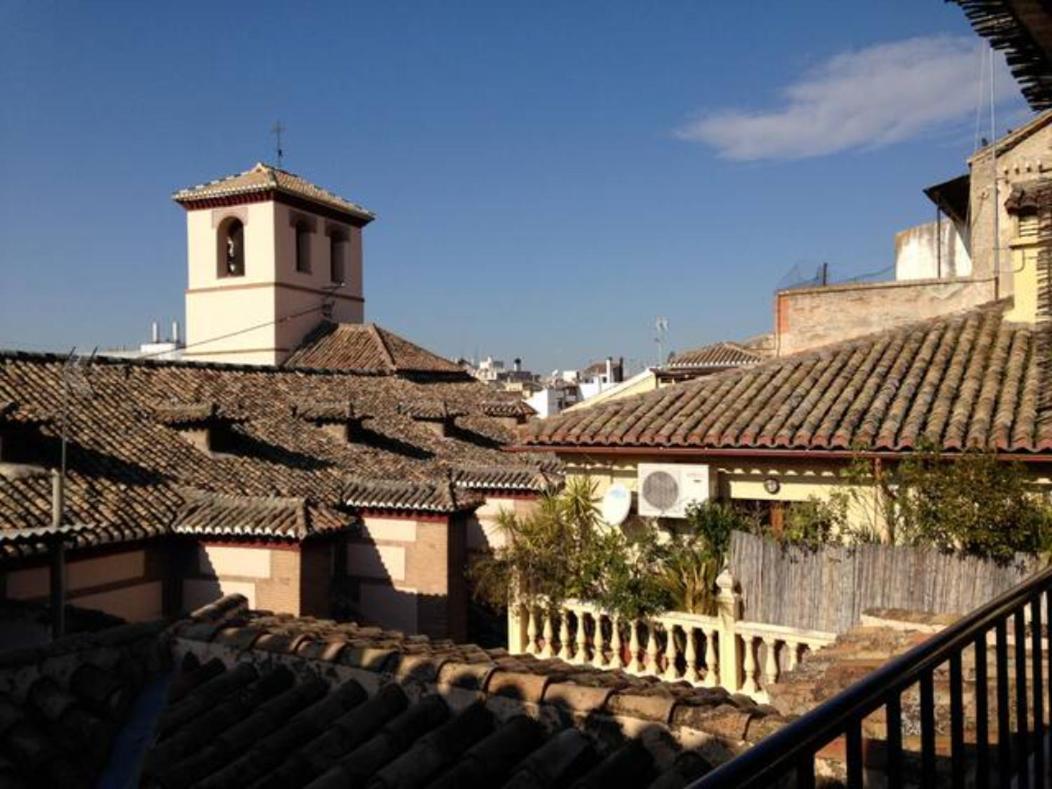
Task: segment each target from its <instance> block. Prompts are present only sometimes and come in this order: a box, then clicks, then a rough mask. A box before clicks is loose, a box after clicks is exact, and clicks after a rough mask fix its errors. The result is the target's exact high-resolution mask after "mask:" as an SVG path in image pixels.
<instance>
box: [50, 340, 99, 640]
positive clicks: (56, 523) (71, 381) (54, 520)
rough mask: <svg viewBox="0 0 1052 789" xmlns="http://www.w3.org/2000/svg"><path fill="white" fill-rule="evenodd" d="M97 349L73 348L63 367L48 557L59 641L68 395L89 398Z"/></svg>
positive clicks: (63, 624)
mask: <svg viewBox="0 0 1052 789" xmlns="http://www.w3.org/2000/svg"><path fill="white" fill-rule="evenodd" d="M96 351H98V348H96V349H95V350H94V351H92V352H91V355H90V356H88V357H86V358H85V357H82V356H77V355H76V354H77V349H76V348H75V347H74V348H73V349H72V350H71V351H70V352H69V356H67V357H66V361H65V363H64V364H63V365H62V445H61V446H62V449H61V457H60V460H59V469H58V471H57V472H52V478H51V479H52V482H51V527H52V529H53V531H54V532H55V535H54V544H53V546H52V554H51V573H50V587H51V616H52V619H51V635H52V638H61V637H62V636H63V634H64V633H65V630H66V545H65V541H64V539H63V535H62V525H63V524H62V521H63V519H64V515H65V512H64V510H65V505H66V445H67V444H68V442H69V400H70V395H72V394H76V395H78V396H82V397H90V396H91V394H92V391H91V384H90V383H88V379H87V377H86V375H85V370H86V368H87V367H89V366H90V365H91V362H92V360H93V359H94V358H95V353H96Z"/></svg>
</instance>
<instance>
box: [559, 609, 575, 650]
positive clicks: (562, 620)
mask: <svg viewBox="0 0 1052 789" xmlns="http://www.w3.org/2000/svg"><path fill="white" fill-rule="evenodd" d="M571 655H572V652H571V650H570V609H568V608H564V609H563V610H562V611H560V612H559V657H560V658H562V659H563V660H566V661H569V660H570V657H571Z"/></svg>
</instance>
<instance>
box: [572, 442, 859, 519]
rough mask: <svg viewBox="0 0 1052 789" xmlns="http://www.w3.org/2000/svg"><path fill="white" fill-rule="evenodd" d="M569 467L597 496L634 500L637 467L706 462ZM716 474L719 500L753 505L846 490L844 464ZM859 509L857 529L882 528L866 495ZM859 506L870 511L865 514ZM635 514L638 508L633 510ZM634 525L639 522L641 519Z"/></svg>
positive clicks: (585, 461)
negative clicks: (613, 490)
mask: <svg viewBox="0 0 1052 789" xmlns="http://www.w3.org/2000/svg"><path fill="white" fill-rule="evenodd" d="M560 460H562V461H563V463H564V464H565V465H566V471H567V476H568V477H583V476H587V477H588V478H590V479H591V480H592V482H593V483H594V484H595V486H596V495H597V496H598V497H600V498H602V496H603V495H604V494H605V493H606V491H607V490H608V489H609V488H610V486H611V485H613V484H615V483H620V484H622V485H624V486H625V487H626V488H627V489H628V490H630V491H631V492H632V493H634V494H638V492H639V485H638V470H637V468H638V464H639V463H669V462H683V463H686V464H694V463H700V462H702V461H694V460H689V461H688V460H683V461H670V460H669V458H668V457H665V456H662V455H660V454H650V455H639V456H638V457H636V456H630V457H623V458H611V457H605V456H601V455H591V456H589V455H576V454H575V455H569V454H567V455H560ZM708 465H710V466H711V467H713V469H714V471H715V473H716V479H717V491H718V493H717V495H718V497H719V499H721V500H728V499H730V500H755V501H772V502H773V501H785V502H794V501H807V500H808V499H809V498H811V497H815V498H817V499H820V500H828V498H829V497H830V495H831V494H832V493H833V492H834V491H837V490H844V489H845V488H846V487H847V483H845V482H844V480H843V479H842V478H841V477H840V476H839V472H840V471H841V470H842V469H843V468H844V467H845V465H846V464H844V463H842V462H828V463H818V462H801V461H791V460H786V461H771V462H757V461H748V462H746V461H737V460H735V461H731V462H727V461H724V460H721V461H715V462H712V463H709V464H708ZM768 478H774V479H776V480H778V482H779V490H778V492H777V493H773V494H772V493H768V492H767V491H766V489H765V488H764V481H765V480H766V479H768ZM855 498H857V499H859V504H855V503H853V504H852V509H851V510H850V511H849V518H850V519H851V521H852V525H853V526H858V525H862V524H870V523H874V524H875V523H879V519H876V518H875V513H876V509H875V506H874V504H873V499H872V497H871V496H870V495H869V494H868V491H865V492H862V493H861V494H860V495H859V496H857V497H855ZM859 506H863V507H865V508H866V511H865V512H863V511H861V510H859V509H858V507H859ZM633 511H635V508H633ZM632 521H634V522H637V523H638V522H639V519H638V517H637V516H634V515H633V516H632Z"/></svg>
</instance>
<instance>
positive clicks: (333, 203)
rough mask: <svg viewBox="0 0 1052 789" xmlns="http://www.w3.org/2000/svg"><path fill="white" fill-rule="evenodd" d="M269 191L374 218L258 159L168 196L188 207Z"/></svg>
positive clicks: (366, 218)
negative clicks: (251, 164)
mask: <svg viewBox="0 0 1052 789" xmlns="http://www.w3.org/2000/svg"><path fill="white" fill-rule="evenodd" d="M270 193H281V194H287V195H292V196H294V197H299V198H302V199H304V200H308V201H310V202H312V203H318V204H321V205H324V206H327V207H329V208H335V209H336V210H338V211H342V212H344V213H347V214H350V215H352V216H354V217H356V218H357V219H359V220H364V221H365V222H369V221H372V220H373V219H374V218H375V217H374V216H373V214H372V213H371V212H369V211H367V210H366V209H364V208H362V207H361V206H360V205H358V204H357V203H352V202H351V201H350V200H346V199H344V198H342V197H340V196H338V195H335V194H333V193H332V192H330V191H328V190H327V189H322V188H321V187H320V186H317V185H316V184H312V183H311V182H310V181H308V180H307V179H305V178H303V177H301V176H298V175H296V174H295V173H290V172H288V171H287V170H281V169H279V168H277V167H273V166H271V165H269V164H263V163H262V162H260V163H258V164H256V166H255V167H253V168H252V169H251V170H245V171H244V172H243V173H237V174H236V175H229V176H227V177H225V178H219V179H217V180H215V181H209V182H208V183H204V184H198V185H197V186H190V187H187V188H186V189H180V190H179V191H178V192H176V193H175V194H173V195H172V199H173V200H175V202H177V203H180V204H182V205H186V206H192V205H194V204H195V203H200V202H204V201H209V200H215V199H222V198H229V197H236V196H241V195H254V194H259V195H266V194H270Z"/></svg>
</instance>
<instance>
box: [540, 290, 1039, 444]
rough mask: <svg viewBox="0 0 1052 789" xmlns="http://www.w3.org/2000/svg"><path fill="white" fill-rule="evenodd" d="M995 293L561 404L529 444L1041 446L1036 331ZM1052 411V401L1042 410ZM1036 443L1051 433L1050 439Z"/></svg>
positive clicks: (1037, 339)
mask: <svg viewBox="0 0 1052 789" xmlns="http://www.w3.org/2000/svg"><path fill="white" fill-rule="evenodd" d="M1004 310H1005V304H1004V303H1003V302H999V303H996V304H993V305H988V306H985V307H982V308H978V309H975V310H971V311H969V312H964V313H958V314H954V315H950V316H945V317H940V318H935V319H932V320H927V321H923V322H919V323H916V324H913V325H910V326H906V327H903V328H901V329H895V330H892V331H888V332H884V333H880V334H876V335H872V336H869V337H864V338H860V339H857V340H851V341H848V342H843V343H839V344H835V345H831V346H828V347H825V348H821V349H817V350H814V351H808V352H804V353H801V354H797V355H793V356H787V357H784V358H780V359H774V360H769V361H767V362H764V363H762V364H759V365H756V366H754V367H751V368H749V369H745V370H734V371H729V372H724V373H720V374H717V375H714V376H710V377H708V378H704V379H700V380H697V381H692V382H688V383H685V384H681V385H678V386H673V387H667V388H665V389H661V390H658V391H656V392H651V393H647V394H644V395H638V396H635V397H628V398H624V399H622V400H619V401H616V402H613V403H609V404H604V405H600V406H597V407H595V408H593V409H589V410H587V411H582V412H571V413H567V414H561V415H558V416H555V417H552V418H549V419H546V420H543V421H541V422H537V423H534V424H532V425H530V426H528V427H527V428H525V429H524V430H523V433H522V437H521V439H520V440H521V443H522V444H523V445H524V446H528V447H538V448H543V447H554V446H568V447H569V446H580V447H588V446H625V447H691V448H697V449H717V448H733V449H764V448H775V447H784V448H797V449H811V450H821V449H839V450H849V449H852V448H856V447H858V448H864V449H872V450H909V449H912V448H915V447H916V446H917V445H918V443H919V442H921V441H922V440H923V439H925V438H926V439H930V440H932V441H934V442H935V443H936V444H937V445H939V446H941V447H942V448H943V449H945V450H947V451H955V450H962V449H965V448H971V447H983V448H989V449H995V450H999V451H1006V452H1007V451H1012V452H1043V451H1047V450H1048V449H1050V448H1052V419H1049V420H1046V421H1044V422H1042V421H1041V420H1040V419H1039V418H1038V409H1039V405H1040V402H1039V397H1038V393H1039V392H1042V391H1045V390H1047V389H1048V388H1049V387H1048V386H1047V385H1046V384H1044V383H1043V378H1042V376H1043V367H1042V365H1040V364H1039V363H1038V358H1039V356H1040V352H1039V351H1038V341H1039V340H1040V338H1041V337H1043V336H1044V333H1045V332H1047V331H1048V330H1047V329H1044V328H1042V329H1039V330H1035V329H1034V327H1032V326H1030V325H1024V324H1012V323H1008V322H1007V321H1005V319H1004ZM1048 413H1049V416H1050V417H1052V408H1050V409H1049V410H1048ZM1043 442H1048V444H1049V446H1045V444H1044V443H1043Z"/></svg>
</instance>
